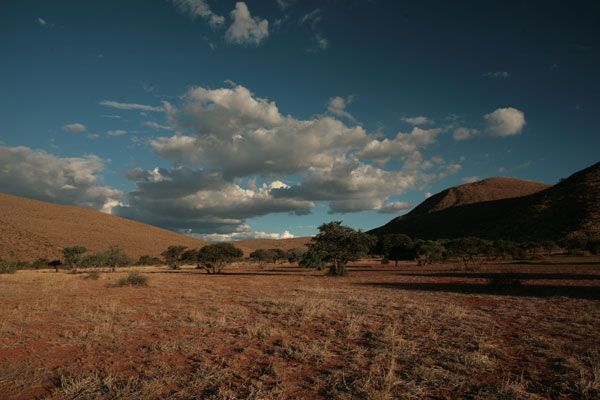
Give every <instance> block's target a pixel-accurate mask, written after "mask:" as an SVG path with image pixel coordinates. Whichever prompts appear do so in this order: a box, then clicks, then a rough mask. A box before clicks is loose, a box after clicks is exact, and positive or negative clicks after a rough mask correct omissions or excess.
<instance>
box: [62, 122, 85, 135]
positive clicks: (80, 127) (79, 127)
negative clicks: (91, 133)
mask: <svg viewBox="0 0 600 400" xmlns="http://www.w3.org/2000/svg"><path fill="white" fill-rule="evenodd" d="M63 130H64V131H65V132H69V133H83V132H85V131H86V127H85V125H84V124H80V123H78V122H76V123H73V124H67V125H64V126H63Z"/></svg>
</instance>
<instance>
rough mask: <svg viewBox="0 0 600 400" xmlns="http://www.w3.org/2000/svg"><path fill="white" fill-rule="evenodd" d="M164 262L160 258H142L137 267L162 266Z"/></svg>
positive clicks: (137, 262) (146, 256) (145, 256)
mask: <svg viewBox="0 0 600 400" xmlns="http://www.w3.org/2000/svg"><path fill="white" fill-rule="evenodd" d="M161 264H163V261H162V260H161V259H160V258H158V257H152V256H148V255H143V256H140V258H139V259H138V260H137V261H136V263H135V265H161Z"/></svg>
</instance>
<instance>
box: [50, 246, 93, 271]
mask: <svg viewBox="0 0 600 400" xmlns="http://www.w3.org/2000/svg"><path fill="white" fill-rule="evenodd" d="M86 251H87V249H86V248H85V247H83V246H72V247H65V248H64V249H63V257H64V258H65V265H66V266H67V268H70V269H73V270H74V271H77V266H78V265H79V261H80V260H81V255H82V254H83V253H85V252H86ZM57 271H58V268H57Z"/></svg>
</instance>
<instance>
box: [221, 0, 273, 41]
mask: <svg viewBox="0 0 600 400" xmlns="http://www.w3.org/2000/svg"><path fill="white" fill-rule="evenodd" d="M230 15H231V19H232V20H233V22H232V23H231V25H230V26H229V29H227V32H225V40H227V41H228V42H230V43H234V44H241V45H247V44H254V45H258V44H260V42H262V41H263V40H265V39H266V38H267V37H268V36H269V21H267V20H266V19H260V18H258V17H253V16H252V15H250V10H249V9H248V6H247V5H246V3H244V2H243V1H239V2H237V3H236V4H235V8H234V9H233V11H231V13H230Z"/></svg>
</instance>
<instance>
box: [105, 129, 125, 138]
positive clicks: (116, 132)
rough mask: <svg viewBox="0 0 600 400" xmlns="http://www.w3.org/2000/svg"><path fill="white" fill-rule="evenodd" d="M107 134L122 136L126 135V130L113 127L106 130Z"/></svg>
mask: <svg viewBox="0 0 600 400" xmlns="http://www.w3.org/2000/svg"><path fill="white" fill-rule="evenodd" d="M106 134H107V135H108V136H124V135H127V131H126V130H123V129H115V130H111V131H106Z"/></svg>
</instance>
